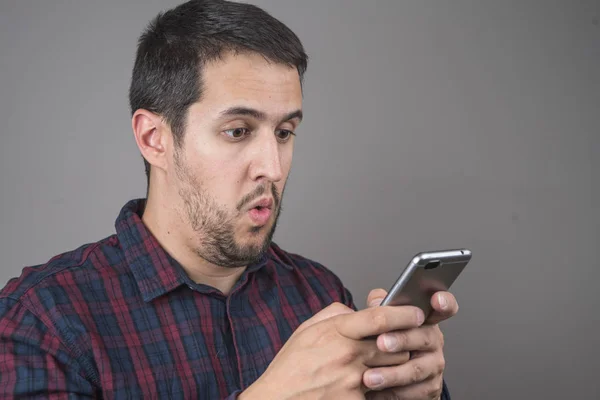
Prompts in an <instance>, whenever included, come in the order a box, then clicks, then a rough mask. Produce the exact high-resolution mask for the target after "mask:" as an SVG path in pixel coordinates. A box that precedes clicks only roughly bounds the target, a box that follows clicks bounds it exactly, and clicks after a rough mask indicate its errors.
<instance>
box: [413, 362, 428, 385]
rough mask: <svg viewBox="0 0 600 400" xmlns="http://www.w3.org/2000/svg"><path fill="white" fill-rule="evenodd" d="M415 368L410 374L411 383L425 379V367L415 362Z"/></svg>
mask: <svg viewBox="0 0 600 400" xmlns="http://www.w3.org/2000/svg"><path fill="white" fill-rule="evenodd" d="M412 367H413V370H412V374H411V376H410V383H412V384H415V383H419V382H421V381H422V380H423V375H424V373H425V371H424V370H423V367H422V366H421V365H420V364H419V363H417V362H415V363H413V366H412Z"/></svg>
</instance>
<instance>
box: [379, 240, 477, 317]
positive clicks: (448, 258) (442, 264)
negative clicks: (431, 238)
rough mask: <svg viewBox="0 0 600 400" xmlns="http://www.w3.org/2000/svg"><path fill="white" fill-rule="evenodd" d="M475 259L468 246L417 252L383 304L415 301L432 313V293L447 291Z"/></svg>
mask: <svg viewBox="0 0 600 400" xmlns="http://www.w3.org/2000/svg"><path fill="white" fill-rule="evenodd" d="M470 260H471V251H470V250H467V249H457V250H441V251H431V252H423V253H419V254H417V255H415V256H414V257H413V259H412V260H411V261H410V262H409V263H408V265H407V266H406V268H405V269H404V271H402V274H400V277H399V278H398V280H397V281H396V283H394V285H393V286H392V287H391V289H390V291H389V292H388V294H387V296H386V297H385V299H383V301H382V302H381V305H382V306H398V305H412V306H416V307H419V308H421V309H422V310H423V312H424V313H425V319H427V317H428V316H429V314H431V312H432V311H433V308H432V307H431V297H432V296H433V295H434V294H435V293H436V292H439V291H447V290H448V289H450V286H451V285H452V283H454V281H455V280H456V278H458V275H460V273H461V272H462V271H463V269H464V268H465V267H466V266H467V264H468V263H469V261H470Z"/></svg>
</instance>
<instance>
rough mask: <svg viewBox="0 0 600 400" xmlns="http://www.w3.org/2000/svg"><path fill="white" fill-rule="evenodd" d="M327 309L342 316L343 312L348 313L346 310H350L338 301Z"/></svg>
mask: <svg viewBox="0 0 600 400" xmlns="http://www.w3.org/2000/svg"><path fill="white" fill-rule="evenodd" d="M327 308H328V309H329V310H330V311H333V312H334V313H336V314H341V313H343V312H346V310H348V307H346V306H345V305H343V304H342V303H340V302H339V301H336V302H335V303H331V304H330V305H329V306H327Z"/></svg>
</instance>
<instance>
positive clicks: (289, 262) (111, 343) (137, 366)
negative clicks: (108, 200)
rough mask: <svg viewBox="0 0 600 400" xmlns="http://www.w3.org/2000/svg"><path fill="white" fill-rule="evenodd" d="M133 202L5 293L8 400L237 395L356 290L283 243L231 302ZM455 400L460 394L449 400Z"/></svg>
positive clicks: (1, 364) (0, 327) (1, 331)
mask: <svg viewBox="0 0 600 400" xmlns="http://www.w3.org/2000/svg"><path fill="white" fill-rule="evenodd" d="M143 205H144V202H143V200H134V201H131V202H129V203H128V204H127V205H125V207H123V209H122V210H121V213H120V215H119V217H118V218H117V221H116V231H117V233H116V235H113V236H110V237H108V238H106V239H104V240H101V241H99V242H97V243H93V244H87V245H84V246H82V247H80V248H78V249H76V250H74V251H71V252H69V253H65V254H62V255H59V256H57V257H54V258H53V259H51V260H50V261H49V262H48V263H46V264H44V265H40V266H35V267H29V268H25V269H24V270H23V273H22V275H21V276H20V277H19V278H17V279H12V280H11V281H10V282H8V284H7V286H6V287H5V288H4V289H3V290H2V291H1V292H0V398H3V399H4V398H13V397H19V396H24V397H26V398H52V399H63V398H69V399H73V398H107V399H108V398H116V399H126V398H133V399H140V398H159V399H167V398H169V399H170V398H173V399H181V398H185V399H187V398H200V399H223V398H229V399H234V398H235V397H236V396H237V394H239V392H241V390H243V389H244V388H246V387H248V386H249V385H250V384H251V383H253V382H254V381H255V380H256V379H257V378H258V377H259V376H260V375H261V374H262V373H263V372H264V371H265V369H266V368H267V366H268V365H269V363H270V362H271V360H272V359H273V358H274V356H275V354H277V352H278V351H279V349H281V347H282V346H283V344H284V343H285V342H286V340H287V339H288V338H289V337H290V336H291V334H292V333H293V332H294V330H295V329H296V328H297V327H298V325H300V324H301V323H302V322H303V321H305V320H307V319H308V318H310V317H311V316H312V315H314V314H315V313H317V312H318V311H319V310H321V309H322V308H324V307H326V306H327V305H329V304H331V303H332V302H335V301H339V302H342V303H344V304H346V305H348V306H350V307H352V308H355V307H354V304H353V302H352V297H351V295H350V293H349V292H348V291H347V290H346V289H345V288H344V286H343V285H342V283H341V282H340V280H339V279H338V278H337V277H336V276H335V275H334V274H333V273H332V272H331V271H329V270H328V269H326V268H325V267H323V266H322V265H320V264H318V263H316V262H313V261H310V260H307V259H305V258H303V257H300V256H298V255H295V254H290V253H287V252H285V251H283V250H281V249H280V248H279V247H278V246H277V245H276V244H272V246H271V248H270V249H269V251H268V252H267V253H266V254H265V256H263V258H262V259H261V260H260V261H259V262H258V263H255V264H252V265H250V266H248V268H247V269H246V271H245V272H244V273H243V275H242V276H241V277H240V279H239V281H238V282H237V283H236V285H235V286H234V287H233V289H232V290H231V293H230V294H229V296H225V295H223V294H222V293H221V292H220V291H218V290H216V289H214V288H211V287H209V286H206V285H201V284H197V283H195V282H193V281H192V280H190V278H189V277H188V276H187V275H186V273H185V272H184V270H183V269H182V267H181V265H180V264H178V263H177V261H175V260H174V259H173V258H172V257H170V255H169V254H168V253H167V252H165V251H164V250H163V249H162V248H161V247H160V245H159V243H158V241H157V240H156V239H155V238H154V237H153V236H152V235H151V233H150V232H149V231H148V230H147V229H146V227H145V225H144V224H143V222H142V220H141V218H140V215H139V214H140V212H141V209H142V208H143ZM448 398H449V397H448Z"/></svg>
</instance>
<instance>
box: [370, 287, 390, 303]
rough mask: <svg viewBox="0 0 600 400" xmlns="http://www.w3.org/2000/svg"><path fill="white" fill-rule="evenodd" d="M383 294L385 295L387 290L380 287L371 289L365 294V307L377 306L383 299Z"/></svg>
mask: <svg viewBox="0 0 600 400" xmlns="http://www.w3.org/2000/svg"><path fill="white" fill-rule="evenodd" d="M385 296H387V291H385V290H383V289H381V288H379V289H373V290H371V291H370V292H369V295H368V296H367V307H377V306H378V305H380V304H381V302H382V301H383V299H385Z"/></svg>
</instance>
